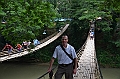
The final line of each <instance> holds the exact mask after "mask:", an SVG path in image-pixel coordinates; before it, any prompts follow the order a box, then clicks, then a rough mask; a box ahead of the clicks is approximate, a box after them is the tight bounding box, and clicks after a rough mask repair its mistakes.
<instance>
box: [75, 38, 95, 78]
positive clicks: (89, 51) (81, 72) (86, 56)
mask: <svg viewBox="0 0 120 79" xmlns="http://www.w3.org/2000/svg"><path fill="white" fill-rule="evenodd" d="M79 53H82V55H81V57H80V58H79V61H78V64H79V67H78V69H77V73H76V74H74V75H73V76H74V79H96V78H95V70H96V69H95V68H96V63H95V58H96V56H95V47H94V39H93V40H90V38H89V37H88V39H87V41H86V45H85V47H84V50H83V51H82V52H79ZM79 53H78V54H79Z"/></svg>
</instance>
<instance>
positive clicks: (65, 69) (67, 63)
mask: <svg viewBox="0 0 120 79" xmlns="http://www.w3.org/2000/svg"><path fill="white" fill-rule="evenodd" d="M61 41H62V46H63V48H64V49H65V51H66V52H67V53H68V54H69V55H70V56H71V57H72V58H73V59H74V60H75V61H74V63H75V67H74V68H73V60H72V59H70V58H69V57H68V56H67V54H66V53H65V52H64V51H63V50H62V48H61V46H60V45H58V46H57V47H56V48H55V51H54V53H53V57H52V58H51V61H50V66H49V69H48V72H50V71H51V69H52V65H53V63H54V60H55V58H57V59H58V64H59V65H58V69H57V71H56V73H55V79H61V78H62V76H63V75H64V74H65V79H73V73H74V74H76V71H77V55H76V52H75V49H74V47H73V46H71V45H70V44H68V36H67V35H63V36H62V39H61Z"/></svg>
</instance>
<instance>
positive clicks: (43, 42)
mask: <svg viewBox="0 0 120 79" xmlns="http://www.w3.org/2000/svg"><path fill="white" fill-rule="evenodd" d="M68 26H69V24H66V25H65V26H64V28H62V29H60V31H59V32H55V33H54V34H52V35H51V36H48V37H47V38H45V39H43V40H41V41H40V44H39V45H37V46H36V47H34V48H33V49H28V50H26V51H22V52H20V53H18V52H17V51H15V50H12V53H11V55H10V56H9V55H8V53H7V51H2V52H0V62H2V61H5V60H9V59H13V58H18V57H21V56H24V55H27V54H30V53H33V52H35V51H37V50H39V49H41V48H43V47H45V46H46V45H48V44H50V43H52V42H53V41H54V40H56V39H57V38H58V37H60V36H61V35H62V34H63V33H64V32H65V31H66V29H67V28H68Z"/></svg>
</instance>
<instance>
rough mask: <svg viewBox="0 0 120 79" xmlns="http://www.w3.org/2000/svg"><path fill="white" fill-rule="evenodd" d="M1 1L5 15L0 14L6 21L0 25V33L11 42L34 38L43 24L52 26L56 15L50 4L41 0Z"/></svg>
mask: <svg viewBox="0 0 120 79" xmlns="http://www.w3.org/2000/svg"><path fill="white" fill-rule="evenodd" d="M1 3H2V4H0V6H1V8H2V9H1V10H2V11H3V12H4V13H5V15H0V16H1V17H3V19H4V20H5V21H6V22H7V23H5V24H1V25H0V26H1V27H0V29H1V34H2V35H3V36H4V37H5V39H7V41H10V42H12V43H13V44H16V43H17V42H19V43H20V42H22V41H24V40H31V39H34V38H36V37H37V36H38V35H39V33H40V31H41V29H42V28H43V27H44V26H47V27H52V26H53V23H54V18H55V17H56V16H57V15H58V14H57V11H55V10H54V6H53V5H52V4H50V3H49V2H45V1H41V0H4V1H3V0H2V1H1ZM0 14H3V13H2V12H0Z"/></svg>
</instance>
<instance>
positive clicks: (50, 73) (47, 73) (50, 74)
mask: <svg viewBox="0 0 120 79" xmlns="http://www.w3.org/2000/svg"><path fill="white" fill-rule="evenodd" d="M56 67H57V66H55V67H54V68H53V69H52V70H51V72H46V73H44V74H43V75H42V76H40V77H39V78H37V79H42V78H43V77H44V79H45V76H46V75H49V79H52V76H53V74H54V73H53V71H54V69H55V68H56Z"/></svg>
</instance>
